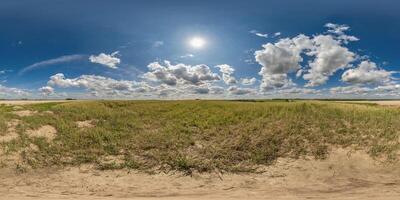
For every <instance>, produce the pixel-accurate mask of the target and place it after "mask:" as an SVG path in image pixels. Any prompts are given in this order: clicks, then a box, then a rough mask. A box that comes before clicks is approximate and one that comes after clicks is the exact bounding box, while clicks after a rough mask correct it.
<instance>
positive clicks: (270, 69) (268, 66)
mask: <svg viewBox="0 0 400 200" xmlns="http://www.w3.org/2000/svg"><path fill="white" fill-rule="evenodd" d="M326 27H328V34H319V35H314V36H312V37H309V36H306V35H303V34H300V35H298V36H296V37H294V38H283V39H280V40H279V41H278V42H276V43H274V44H272V43H267V44H265V45H263V49H262V50H258V51H256V52H255V59H256V61H257V62H258V63H259V64H260V65H261V66H262V68H261V70H260V72H259V75H261V76H262V77H263V78H262V80H261V82H262V83H261V89H262V91H266V90H270V89H277V88H286V87H290V86H293V84H292V81H291V80H290V78H289V76H288V74H290V73H293V72H297V74H296V76H297V77H300V76H303V78H304V79H305V80H307V81H308V83H307V84H306V86H307V87H313V86H319V85H323V84H325V83H326V82H327V81H328V80H329V77H330V76H332V75H333V74H334V73H335V72H337V71H338V70H340V69H345V68H347V67H351V63H352V62H353V61H355V60H356V58H357V55H356V54H355V53H353V52H351V51H350V50H349V49H348V48H347V47H344V46H343V44H347V42H349V41H356V39H355V38H352V37H353V36H348V35H346V34H345V33H344V32H345V31H347V30H349V27H348V26H345V25H337V24H331V23H330V24H327V25H326ZM277 35H279V34H277ZM305 56H307V57H309V62H308V64H307V65H306V66H301V64H302V63H303V60H304V58H303V57H305Z"/></svg>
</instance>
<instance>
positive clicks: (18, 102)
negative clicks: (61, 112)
mask: <svg viewBox="0 0 400 200" xmlns="http://www.w3.org/2000/svg"><path fill="white" fill-rule="evenodd" d="M53 102H66V101H65V100H0V104H6V105H29V104H38V103H53Z"/></svg>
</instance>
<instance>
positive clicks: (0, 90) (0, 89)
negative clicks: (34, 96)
mask: <svg viewBox="0 0 400 200" xmlns="http://www.w3.org/2000/svg"><path fill="white" fill-rule="evenodd" d="M30 95H31V94H30V92H28V91H26V90H23V89H19V88H13V87H6V86H3V85H1V84H0V97H1V98H23V97H28V96H30Z"/></svg>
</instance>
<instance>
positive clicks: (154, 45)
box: [153, 41, 164, 48]
mask: <svg viewBox="0 0 400 200" xmlns="http://www.w3.org/2000/svg"><path fill="white" fill-rule="evenodd" d="M162 45H164V41H155V42H154V43H153V47H155V48H157V47H161V46H162Z"/></svg>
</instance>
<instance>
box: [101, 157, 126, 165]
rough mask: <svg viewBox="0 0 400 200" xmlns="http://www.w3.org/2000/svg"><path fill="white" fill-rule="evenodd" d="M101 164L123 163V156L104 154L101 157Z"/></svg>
mask: <svg viewBox="0 0 400 200" xmlns="http://www.w3.org/2000/svg"><path fill="white" fill-rule="evenodd" d="M101 163H102V164H116V165H121V164H124V163H125V160H124V156H123V155H118V156H114V155H109V156H105V157H103V158H102V159H101Z"/></svg>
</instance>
